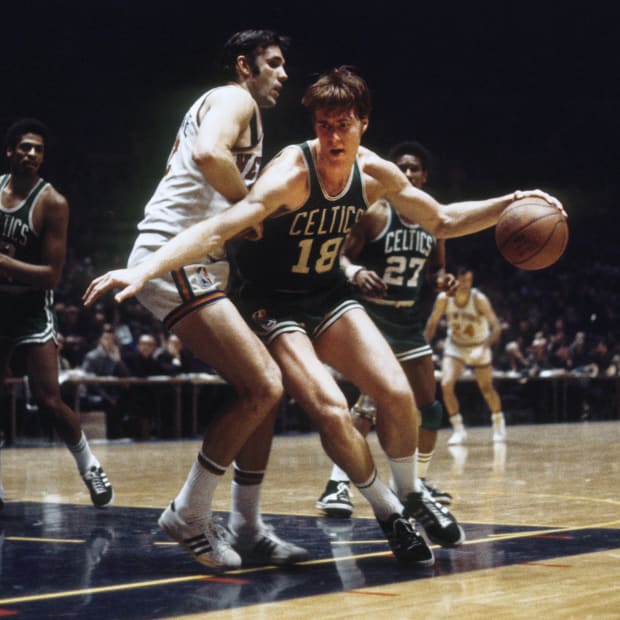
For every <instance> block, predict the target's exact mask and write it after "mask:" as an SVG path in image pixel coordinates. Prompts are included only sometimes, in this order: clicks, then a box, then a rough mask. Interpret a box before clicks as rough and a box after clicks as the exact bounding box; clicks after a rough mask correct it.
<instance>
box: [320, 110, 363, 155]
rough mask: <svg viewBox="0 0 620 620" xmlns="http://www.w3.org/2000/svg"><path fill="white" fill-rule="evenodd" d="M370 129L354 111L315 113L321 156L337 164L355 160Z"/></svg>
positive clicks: (323, 111) (321, 111)
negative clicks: (364, 136) (363, 138)
mask: <svg viewBox="0 0 620 620" xmlns="http://www.w3.org/2000/svg"><path fill="white" fill-rule="evenodd" d="M366 127H368V120H367V119H360V118H358V116H357V115H356V114H355V112H354V111H353V110H329V109H321V108H319V109H318V110H315V112H314V131H315V133H316V137H317V138H318V139H319V148H320V154H321V156H322V157H326V158H327V160H328V161H331V162H333V163H337V162H339V161H345V160H347V159H351V158H355V156H356V155H357V150H358V149H359V146H360V144H361V142H362V136H363V135H364V132H365V131H366Z"/></svg>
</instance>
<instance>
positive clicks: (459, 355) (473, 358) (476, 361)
mask: <svg viewBox="0 0 620 620" xmlns="http://www.w3.org/2000/svg"><path fill="white" fill-rule="evenodd" d="M443 355H444V357H454V358H456V359H458V360H461V361H462V362H463V363H464V364H466V365H467V366H472V367H473V368H475V367H476V366H489V365H490V364H491V362H492V360H493V356H492V353H491V347H487V346H485V345H483V344H474V345H472V346H462V345H458V344H454V343H453V342H452V341H451V340H446V344H445V348H444V352H443Z"/></svg>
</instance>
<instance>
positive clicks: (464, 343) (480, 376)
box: [425, 268, 506, 445]
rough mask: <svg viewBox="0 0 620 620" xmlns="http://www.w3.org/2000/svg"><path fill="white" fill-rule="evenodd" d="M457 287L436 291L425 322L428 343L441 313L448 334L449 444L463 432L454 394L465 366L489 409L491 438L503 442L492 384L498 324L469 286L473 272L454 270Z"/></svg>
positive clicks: (445, 359) (444, 378)
mask: <svg viewBox="0 0 620 620" xmlns="http://www.w3.org/2000/svg"><path fill="white" fill-rule="evenodd" d="M457 277H458V281H459V286H458V289H457V291H456V293H455V295H454V296H453V297H449V296H448V295H446V294H445V293H439V295H437V299H436V300H435V305H434V307H433V311H432V312H431V315H430V316H429V318H428V320H427V323H426V330H425V335H426V338H427V340H428V342H431V340H432V338H433V337H434V335H435V332H436V331H437V325H438V323H439V319H440V318H441V317H442V316H443V315H445V316H446V318H447V321H448V334H447V338H446V343H445V349H444V354H443V360H442V366H441V372H442V377H441V389H442V393H443V400H444V406H445V408H446V410H447V411H448V415H449V416H450V423H451V425H452V428H453V429H454V432H453V434H452V435H451V437H450V439H448V444H449V445H456V444H461V443H463V441H464V440H465V439H466V438H467V431H466V430H465V426H464V424H463V417H462V415H461V413H460V404H459V401H458V399H457V397H456V394H455V385H456V382H457V380H458V378H459V377H460V376H461V373H462V372H463V369H464V368H465V366H470V367H471V368H472V369H473V371H474V374H475V376H476V382H477V383H478V387H479V388H480V391H481V392H482V396H483V398H484V400H485V401H486V403H487V405H488V406H489V408H490V410H491V418H492V421H493V441H496V442H503V441H506V422H505V419H504V414H503V412H502V402H501V399H500V396H499V394H498V393H497V390H496V389H495V387H494V385H493V366H492V363H493V357H492V352H491V346H492V345H493V344H494V343H495V342H496V341H497V340H498V339H499V336H500V334H501V326H500V323H499V320H498V318H497V315H496V314H495V311H494V310H493V307H492V306H491V303H490V302H489V299H488V297H487V296H486V295H485V294H484V293H482V292H481V291H480V290H478V289H477V288H473V287H472V284H473V279H474V274H473V272H472V271H471V270H470V269H466V268H461V269H459V270H458V273H457Z"/></svg>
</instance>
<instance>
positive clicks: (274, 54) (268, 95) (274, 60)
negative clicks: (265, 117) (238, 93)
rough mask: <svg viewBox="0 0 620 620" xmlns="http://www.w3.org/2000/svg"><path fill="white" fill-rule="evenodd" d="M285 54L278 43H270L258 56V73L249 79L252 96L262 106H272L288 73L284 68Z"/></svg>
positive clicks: (248, 83) (248, 84)
mask: <svg viewBox="0 0 620 620" xmlns="http://www.w3.org/2000/svg"><path fill="white" fill-rule="evenodd" d="M284 63H285V60H284V54H282V50H281V49H280V47H279V46H277V45H270V46H269V47H267V48H265V49H264V50H263V51H262V52H261V53H260V54H259V55H258V56H257V57H256V68H257V72H256V74H254V73H253V74H252V75H251V76H250V77H249V78H248V81H247V86H248V89H249V90H250V93H251V94H252V97H254V99H255V100H256V103H258V105H259V107H261V108H272V107H273V106H274V105H276V101H277V99H278V97H279V96H280V91H281V90H282V86H283V85H284V82H286V80H287V79H288V75H287V74H286V71H285V70H284Z"/></svg>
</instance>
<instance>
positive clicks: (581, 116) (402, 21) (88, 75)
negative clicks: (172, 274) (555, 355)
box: [0, 0, 620, 270]
mask: <svg viewBox="0 0 620 620" xmlns="http://www.w3.org/2000/svg"><path fill="white" fill-rule="evenodd" d="M545 4H546V3H544V2H538V3H536V4H534V3H531V4H530V3H524V2H519V3H516V2H514V3H513V2H494V3H476V2H468V3H464V2H458V3H457V2H435V3H428V4H427V5H422V4H421V3H413V2H410V3H401V2H384V3H375V4H373V5H371V6H370V7H368V8H365V7H364V6H363V5H362V4H359V3H333V2H332V3H326V2H311V3H310V2H309V3H297V2H286V3H284V2H282V3H277V2H257V3H249V2H235V3H215V2H204V1H203V2H183V1H181V2H174V3H166V4H165V6H161V7H160V6H158V5H157V4H156V3H151V2H148V3H147V2H130V1H123V2H119V1H118V0H110V1H108V2H105V3H103V2H89V1H83V2H79V3H78V2H71V1H65V2H63V1H59V2H49V1H48V2H34V1H32V0H31V1H22V2H21V3H19V4H17V3H13V4H12V5H11V6H9V7H4V8H3V13H4V14H3V19H2V37H0V45H2V49H3V53H2V65H3V71H2V75H3V86H4V88H3V96H2V97H1V98H0V125H1V126H2V128H6V126H8V124H9V123H10V122H12V121H13V120H14V119H15V118H17V117H19V116H25V115H33V116H37V117H40V118H41V119H42V120H44V121H45V122H47V123H48V124H49V125H50V126H51V128H52V130H53V132H54V135H55V138H56V139H55V142H54V145H53V146H54V148H53V149H52V151H51V152H50V158H49V162H48V165H47V168H46V170H45V174H46V176H48V177H49V178H50V179H51V180H52V181H53V182H55V183H56V185H57V186H58V187H59V188H60V189H61V191H63V192H64V193H65V194H66V195H67V196H68V198H69V200H70V204H71V206H72V224H71V243H72V246H73V247H74V249H75V252H76V253H77V254H78V255H85V254H88V255H91V256H92V257H93V259H94V260H95V263H96V266H97V268H98V270H103V269H105V268H108V267H110V266H111V265H114V264H122V263H123V262H124V260H125V258H126V255H127V252H128V251H129V248H130V245H131V242H132V239H133V236H134V230H135V224H136V222H137V220H138V219H139V218H140V216H141V213H142V208H143V205H144V203H145V201H146V200H147V199H148V197H149V196H150V194H151V192H152V190H153V188H154V187H155V184H156V183H157V180H158V178H159V175H160V174H161V171H162V169H163V165H164V161H165V158H166V156H167V154H168V151H169V149H170V146H171V144H172V140H173V137H174V134H175V132H176V129H177V126H178V124H179V122H180V120H181V117H182V115H183V113H184V111H185V109H186V108H187V107H188V105H189V104H190V103H191V102H192V100H193V99H194V97H196V96H198V95H199V94H200V93H201V92H202V91H203V90H205V89H206V88H207V87H208V86H209V85H210V84H211V79H212V75H213V72H212V67H213V66H212V61H213V59H214V58H215V56H216V53H217V50H218V49H219V48H220V47H221V45H222V43H223V42H224V40H225V39H226V38H227V37H228V35H229V34H231V33H232V32H234V31H236V30H239V29H242V28H246V27H274V28H276V29H279V30H282V31H284V32H286V33H288V34H290V35H291V36H292V38H293V47H292V49H291V51H290V54H289V58H288V70H289V73H290V80H289V84H288V85H287V87H286V89H285V91H284V93H283V96H282V97H281V99H280V102H279V104H278V106H277V108H276V109H275V110H271V111H268V112H267V113H266V115H265V120H266V132H267V142H266V145H267V155H268V156H269V155H272V154H273V153H275V152H276V151H277V150H278V149H279V148H280V147H281V146H283V145H284V144H286V143H289V142H296V141H299V140H301V139H304V138H306V137H309V135H310V131H311V127H310V125H309V122H308V119H307V118H306V115H305V113H304V111H303V110H302V108H301V106H300V103H299V100H300V98H301V95H302V93H303V90H304V87H305V86H306V85H307V84H308V83H309V82H310V81H311V80H312V79H314V77H316V75H317V74H318V73H320V72H322V71H324V70H326V69H328V68H330V67H331V66H334V65H339V64H352V65H354V66H356V67H357V68H358V69H359V70H360V71H361V72H362V74H363V75H364V76H365V77H366V78H367V80H368V82H369V84H370V87H371V89H372V92H373V100H374V111H373V114H372V117H371V125H370V128H369V131H368V133H367V136H366V140H365V142H366V144H367V145H368V146H370V147H372V148H375V149H377V150H379V151H380V152H385V151H387V149H388V148H389V146H390V145H392V144H393V143H395V142H397V141H400V140H402V139H409V138H417V139H419V140H420V141H422V142H423V143H425V144H426V145H427V146H428V147H429V148H430V149H431V151H432V152H433V154H434V156H435V160H434V169H433V175H432V179H431V184H430V191H432V192H433V193H435V194H436V196H437V197H438V198H439V199H440V200H444V201H447V200H453V199H459V198H471V197H482V196H487V195H492V194H496V193H498V192H504V191H512V190H513V189H516V188H531V187H541V188H544V189H546V190H548V191H550V192H552V193H554V194H556V195H558V196H559V197H560V198H561V199H562V200H563V201H564V202H565V205H566V208H567V211H568V212H569V215H570V217H571V244H570V246H569V252H568V253H567V257H571V256H572V257H573V258H574V257H575V256H582V257H583V259H584V260H586V261H587V260H588V259H589V257H597V258H601V257H602V258H604V257H606V256H609V260H616V261H617V256H616V254H615V252H616V250H615V236H616V234H615V229H616V228H617V226H616V225H615V209H616V203H617V196H618V189H619V183H618V180H617V165H618V157H617V155H616V148H615V147H616V144H617V142H618V137H620V131H619V121H618V110H619V105H618V104H619V102H620V92H619V90H620V80H619V78H620V75H619V71H618V69H619V62H618V53H617V41H616V37H617V25H618V23H619V20H618V17H619V16H620V13H619V11H618V9H616V8H613V7H605V8H603V6H602V5H601V6H600V7H599V6H598V5H597V3H596V2H594V3H589V4H588V6H587V7H584V6H582V7H580V9H581V10H580V12H575V11H573V10H569V9H568V8H565V5H562V4H558V3H553V6H549V7H545ZM549 4H551V3H549ZM449 252H451V253H452V254H453V255H455V256H460V254H461V253H463V254H465V255H467V256H468V257H473V258H474V259H476V260H477V259H478V258H480V259H481V260H485V257H486V260H487V261H488V260H489V256H491V258H492V260H494V261H495V260H497V261H500V260H501V259H500V258H499V255H498V254H497V252H496V250H495V248H494V246H493V239H492V234H491V231H489V232H488V233H485V234H481V235H476V236H474V237H471V238H465V239H462V240H458V241H454V242H450V245H449ZM559 266H561V264H560V265H559Z"/></svg>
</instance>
